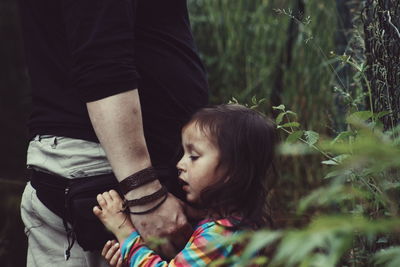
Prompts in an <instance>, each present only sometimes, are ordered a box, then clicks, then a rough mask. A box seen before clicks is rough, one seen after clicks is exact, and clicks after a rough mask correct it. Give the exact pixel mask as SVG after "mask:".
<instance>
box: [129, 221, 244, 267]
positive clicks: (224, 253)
mask: <svg viewBox="0 0 400 267" xmlns="http://www.w3.org/2000/svg"><path fill="white" fill-rule="evenodd" d="M226 226H228V228H227V227H226ZM229 226H232V223H231V222H230V220H228V219H221V220H217V221H211V220H204V221H202V222H200V223H199V224H198V225H197V226H196V228H195V230H194V232H193V234H192V236H191V238H190V239H189V241H188V243H187V244H186V246H185V248H184V249H183V250H182V251H181V252H179V254H178V255H176V257H175V258H174V259H172V260H171V261H170V262H167V261H164V260H162V259H161V257H160V256H159V255H157V254H155V252H154V251H153V250H151V249H150V248H148V247H147V246H146V245H145V243H144V242H143V240H142V238H141V237H140V235H139V233H138V232H136V231H135V232H133V233H132V234H131V235H130V236H129V237H128V238H127V239H126V240H125V242H124V243H123V245H122V247H121V253H122V258H123V259H124V263H126V266H131V267H134V266H135V267H137V266H140V267H150V266H151V267H153V266H156V267H162V266H177V267H181V266H195V267H199V266H208V264H209V263H211V262H212V261H215V260H221V259H226V258H227V257H230V256H233V255H239V254H240V252H242V251H241V248H240V246H239V245H227V244H221V243H217V242H216V241H218V239H220V238H221V237H227V236H230V235H232V234H235V231H233V230H232V229H230V228H229ZM211 242H213V243H211Z"/></svg>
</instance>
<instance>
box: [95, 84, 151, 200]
mask: <svg viewBox="0 0 400 267" xmlns="http://www.w3.org/2000/svg"><path fill="white" fill-rule="evenodd" d="M87 108H88V112H89V117H90V120H91V122H92V125H93V128H94V130H95V132H96V135H97V137H98V138H99V141H100V143H101V145H102V146H103V148H104V150H105V152H106V154H107V158H108V160H109V161H110V164H111V166H112V168H113V171H114V174H115V176H116V177H117V179H118V181H121V180H123V179H124V178H126V177H127V176H129V175H131V174H133V173H135V172H137V171H140V170H142V169H144V168H147V167H149V166H150V165H151V161H150V156H149V153H148V150H147V146H146V141H145V138H144V133H143V123H142V114H141V109H140V101H139V95H138V91H137V90H131V91H127V92H124V93H120V94H117V95H113V96H110V97H107V98H103V99H100V100H97V101H93V102H89V103H87ZM157 187H159V186H158V182H155V183H152V184H149V186H147V187H144V188H142V190H140V191H142V192H141V194H140V195H142V194H144V193H148V192H145V191H149V192H150V193H152V192H154V191H155V190H154V188H157Z"/></svg>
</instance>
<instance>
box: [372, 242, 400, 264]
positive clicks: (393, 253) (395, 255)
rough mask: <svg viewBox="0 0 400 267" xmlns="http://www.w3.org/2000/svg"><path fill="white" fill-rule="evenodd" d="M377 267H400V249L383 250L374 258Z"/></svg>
mask: <svg viewBox="0 0 400 267" xmlns="http://www.w3.org/2000/svg"><path fill="white" fill-rule="evenodd" d="M374 262H375V264H376V266H387V267H398V266H400V247H391V248H386V249H382V250H380V251H379V252H377V253H376V254H375V256H374Z"/></svg>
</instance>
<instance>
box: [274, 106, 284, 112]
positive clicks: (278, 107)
mask: <svg viewBox="0 0 400 267" xmlns="http://www.w3.org/2000/svg"><path fill="white" fill-rule="evenodd" d="M272 109H273V110H277V109H278V110H282V111H285V105H279V106H277V107H272Z"/></svg>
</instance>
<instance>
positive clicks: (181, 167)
mask: <svg viewBox="0 0 400 267" xmlns="http://www.w3.org/2000/svg"><path fill="white" fill-rule="evenodd" d="M176 168H177V169H178V171H179V173H181V172H183V171H184V170H185V169H184V164H183V157H182V158H181V160H180V161H178V163H177V164H176Z"/></svg>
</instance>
